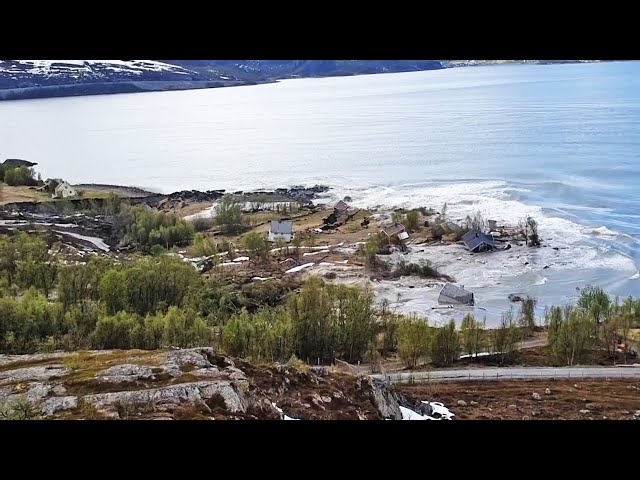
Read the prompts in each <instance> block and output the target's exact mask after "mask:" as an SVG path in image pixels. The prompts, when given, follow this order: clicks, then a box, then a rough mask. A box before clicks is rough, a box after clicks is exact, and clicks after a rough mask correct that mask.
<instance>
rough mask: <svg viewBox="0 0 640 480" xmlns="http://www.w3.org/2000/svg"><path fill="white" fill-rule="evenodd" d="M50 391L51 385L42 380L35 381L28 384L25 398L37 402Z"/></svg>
mask: <svg viewBox="0 0 640 480" xmlns="http://www.w3.org/2000/svg"><path fill="white" fill-rule="evenodd" d="M50 391H51V385H49V384H47V383H42V382H35V383H32V384H30V385H29V390H27V400H29V401H30V402H32V403H33V402H37V401H39V400H42V399H43V398H45V397H46V396H47V395H49V392H50Z"/></svg>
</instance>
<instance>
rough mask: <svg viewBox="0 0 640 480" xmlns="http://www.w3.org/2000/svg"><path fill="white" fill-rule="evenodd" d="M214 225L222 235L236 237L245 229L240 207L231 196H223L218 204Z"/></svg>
mask: <svg viewBox="0 0 640 480" xmlns="http://www.w3.org/2000/svg"><path fill="white" fill-rule="evenodd" d="M215 224H216V225H218V227H220V231H221V232H222V233H224V234H231V235H237V234H239V233H242V232H244V231H245V230H246V229H247V223H246V221H245V219H244V217H243V216H242V206H241V205H240V204H239V203H238V202H236V201H235V200H234V198H233V196H232V195H225V196H224V197H222V200H221V201H220V203H219V204H218V207H217V210H216V216H215Z"/></svg>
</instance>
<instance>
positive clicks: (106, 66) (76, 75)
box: [0, 60, 205, 88]
mask: <svg viewBox="0 0 640 480" xmlns="http://www.w3.org/2000/svg"><path fill="white" fill-rule="evenodd" d="M127 80H136V81H175V80H178V81H185V80H188V81H199V80H205V78H203V77H202V76H201V75H200V74H198V73H196V72H194V71H192V70H189V69H186V68H183V67H181V66H178V65H170V64H167V63H162V62H156V61H153V60H0V88H27V87H38V86H45V85H62V84H66V85H68V84H75V83H94V82H120V81H127Z"/></svg>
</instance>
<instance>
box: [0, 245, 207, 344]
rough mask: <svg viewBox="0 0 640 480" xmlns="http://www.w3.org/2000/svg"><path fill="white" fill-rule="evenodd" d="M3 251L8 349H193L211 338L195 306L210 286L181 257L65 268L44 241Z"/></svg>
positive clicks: (0, 301) (1, 295)
mask: <svg viewBox="0 0 640 480" xmlns="http://www.w3.org/2000/svg"><path fill="white" fill-rule="evenodd" d="M0 249H1V250H2V253H3V255H2V257H1V258H2V264H1V266H0V274H2V285H3V287H4V288H1V289H0V351H3V352H11V353H28V352H32V351H35V350H41V349H46V348H49V347H50V348H64V349H67V350H75V349H79V348H157V347H158V346H169V345H172V346H185V347H186V346H189V345H194V344H198V343H200V344H202V343H204V344H206V343H207V342H209V341H210V339H211V329H210V328H208V327H207V324H206V322H205V321H204V319H203V318H202V316H201V315H200V312H199V311H198V309H197V303H196V302H195V301H194V299H197V298H198V295H199V293H200V291H201V289H202V288H203V284H202V280H201V278H200V276H199V274H198V273H197V272H196V271H195V270H194V269H193V267H191V266H190V265H188V264H185V263H184V262H181V261H179V260H177V259H173V258H171V257H167V256H164V257H160V258H153V257H147V258H142V259H137V260H134V261H131V262H126V263H125V264H123V265H113V264H112V263H111V262H109V261H108V260H105V259H101V258H99V257H95V258H92V259H91V260H90V261H89V262H87V263H86V264H78V265H61V264H58V263H57V262H56V261H55V258H54V257H53V256H52V255H51V254H49V253H48V252H47V248H46V244H45V243H44V241H43V240H42V239H40V238H37V237H30V236H27V235H17V236H15V237H13V238H11V239H3V241H2V243H1V244H0ZM6 252H9V255H6ZM10 255H13V257H12V258H13V259H14V260H13V261H7V259H8V258H9V256H10ZM36 258H37V260H36ZM43 272H44V273H43ZM10 285H11V286H10ZM18 289H21V290H22V291H23V292H25V293H24V295H22V297H20V296H18V295H17V294H18V293H19V290H18ZM54 290H55V292H54ZM54 293H55V296H54V295H53V294H54ZM49 297H53V298H55V301H51V299H50V298H49ZM160 326H163V328H160ZM165 326H166V328H165ZM160 330H162V332H163V333H162V336H159V334H158V332H159V331H160ZM152 331H153V332H155V333H154V334H153V335H151V333H150V332H152ZM152 337H153V338H154V339H155V340H154V341H153V342H152V341H150V340H149V339H150V338H152Z"/></svg>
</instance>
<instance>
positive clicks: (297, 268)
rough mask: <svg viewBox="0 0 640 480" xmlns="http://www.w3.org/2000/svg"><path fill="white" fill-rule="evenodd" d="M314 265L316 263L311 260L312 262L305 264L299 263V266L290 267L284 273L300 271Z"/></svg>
mask: <svg viewBox="0 0 640 480" xmlns="http://www.w3.org/2000/svg"><path fill="white" fill-rule="evenodd" d="M313 265H314V263H313V262H311V263H305V264H304V265H298V266H297V267H293V268H290V269H289V270H287V271H286V272H284V273H295V272H299V271H301V270H304V269H305V268H308V267H311V266H313Z"/></svg>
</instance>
